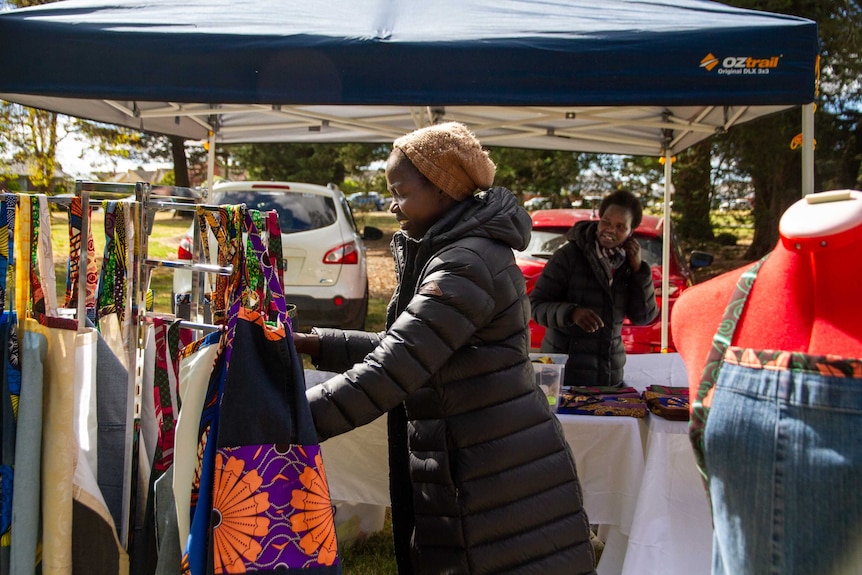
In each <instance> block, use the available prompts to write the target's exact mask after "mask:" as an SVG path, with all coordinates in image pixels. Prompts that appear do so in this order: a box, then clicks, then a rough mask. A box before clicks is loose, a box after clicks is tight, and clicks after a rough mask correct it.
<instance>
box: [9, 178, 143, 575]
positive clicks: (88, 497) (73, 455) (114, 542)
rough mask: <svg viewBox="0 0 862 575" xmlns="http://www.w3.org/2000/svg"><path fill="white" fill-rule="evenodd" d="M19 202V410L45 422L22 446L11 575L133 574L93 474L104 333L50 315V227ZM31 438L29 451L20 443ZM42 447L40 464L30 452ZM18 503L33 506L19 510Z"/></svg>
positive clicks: (25, 201) (24, 199)
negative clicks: (41, 272) (99, 348)
mask: <svg viewBox="0 0 862 575" xmlns="http://www.w3.org/2000/svg"><path fill="white" fill-rule="evenodd" d="M19 201H20V208H19V210H18V221H17V222H16V226H15V234H16V236H15V241H14V244H15V247H16V249H15V254H16V257H15V267H16V287H17V289H16V297H15V300H16V304H17V311H18V312H19V314H18V315H19V331H20V332H21V333H22V334H23V341H24V342H25V358H26V359H25V361H24V362H23V363H22V372H23V376H24V377H23V381H24V382H26V385H24V386H22V394H21V397H20V400H19V414H20V415H21V418H22V419H25V416H26V421H28V426H29V425H33V422H35V425H38V421H39V420H40V419H41V438H39V437H36V436H38V434H37V433H35V431H34V430H33V429H30V428H28V429H27V432H28V433H27V434H24V433H22V434H21V435H20V436H19V438H20V439H21V442H18V445H16V464H15V467H16V472H21V473H22V474H23V473H25V472H26V473H27V474H28V475H27V476H26V479H25V478H24V477H19V481H18V487H17V489H16V495H15V498H14V499H13V506H14V508H15V510H16V513H15V514H13V526H12V549H13V550H14V552H13V554H12V557H11V567H10V569H11V572H13V573H16V574H17V573H22V574H23V573H28V574H29V573H34V572H36V566H37V563H38V562H39V559H40V557H41V564H40V565H39V568H40V569H41V572H42V573H43V574H46V575H48V574H60V573H63V574H68V573H105V574H106V575H107V574H108V573H111V574H114V573H127V572H128V557H127V556H126V554H125V551H124V550H123V548H122V546H121V545H120V542H119V539H118V538H117V533H116V529H115V525H114V521H113V518H112V517H111V515H110V512H109V511H108V509H107V506H106V504H105V502H104V499H103V497H102V495H101V492H100V491H99V488H98V483H97V480H96V477H95V469H96V468H97V461H96V446H97V435H96V427H97V425H96V420H95V412H96V408H95V405H96V402H95V364H96V343H97V336H98V334H97V333H96V331H95V330H94V329H92V328H85V329H80V330H79V329H78V323H77V321H74V320H64V319H61V318H57V317H52V316H50V315H46V314H45V313H44V312H45V311H47V310H48V309H50V308H51V305H50V304H49V303H47V302H48V301H50V299H51V295H50V293H49V292H50V291H53V290H54V289H55V285H54V284H49V283H48V282H43V283H41V285H37V284H36V283H35V282H33V279H34V278H35V276H36V274H35V273H34V270H37V269H40V266H42V268H43V269H44V266H45V261H44V260H46V259H47V260H48V261H50V262H52V263H53V254H52V250H51V248H50V226H45V225H41V226H40V225H39V224H40V223H41V222H43V221H44V220H42V219H41V218H40V217H38V214H39V212H38V211H37V210H38V206H39V202H32V201H31V198H30V197H29V196H26V195H22V196H20V197H19ZM35 279H38V278H35ZM40 376H41V377H40ZM40 380H41V386H40ZM31 387H32V389H31ZM40 387H41V389H40ZM40 392H41V397H40ZM22 431H23V430H22ZM25 435H26V437H25ZM36 439H38V440H39V441H35V440H36ZM24 442H29V449H24V448H23V447H22V446H23V444H24ZM40 450H41V458H40V460H39V461H38V463H37V462H36V461H34V460H33V457H32V454H33V453H34V452H35V453H39V451H40ZM18 455H21V460H20V462H19V461H18ZM34 471H35V476H33V475H31V474H33V473H34ZM19 496H20V497H19ZM19 500H20V501H21V502H22V506H23V505H26V506H27V507H26V508H25V507H22V506H19V504H18V501H19ZM40 508H41V533H40V525H39V523H40V521H39V516H40V514H39V509H40ZM17 511H22V513H21V514H20V515H19V514H18V513H17ZM40 534H41V542H42V546H41V552H40V550H39V547H38V541H39V539H40ZM19 550H20V551H21V552H20V553H19Z"/></svg>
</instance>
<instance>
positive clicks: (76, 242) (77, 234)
mask: <svg viewBox="0 0 862 575" xmlns="http://www.w3.org/2000/svg"><path fill="white" fill-rule="evenodd" d="M81 203H82V202H81V198H80V196H75V197H74V198H72V201H71V203H70V205H69V259H68V262H67V264H66V296H65V299H64V303H63V306H64V307H67V308H72V309H74V308H76V307H77V306H78V282H79V274H80V273H81V270H80V264H81V227H82V225H81V224H82V221H83V217H84V212H83V208H82V205H81ZM91 215H92V208H91V207H90V208H88V210H87V214H86V217H87V218H88V219H89V218H91ZM87 231H88V233H87V242H86V245H87V248H86V249H87V269H86V270H85V272H84V273H85V274H86V276H85V277H86V281H87V290H86V293H87V302H86V309H87V313H88V315H89V314H91V313H95V308H96V284H97V281H98V273H99V271H98V264H97V263H96V248H95V243H94V241H93V230H92V227H90V226H88V227H87ZM91 319H95V318H94V317H91Z"/></svg>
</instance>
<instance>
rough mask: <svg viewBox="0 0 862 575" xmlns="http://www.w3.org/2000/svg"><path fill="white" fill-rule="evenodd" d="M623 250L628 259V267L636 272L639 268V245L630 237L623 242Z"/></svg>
mask: <svg viewBox="0 0 862 575" xmlns="http://www.w3.org/2000/svg"><path fill="white" fill-rule="evenodd" d="M623 249H624V250H625V252H626V257H627V258H628V259H629V265H631V266H632V269H633V270H635V271H637V270H639V269H640V267H641V261H643V260H642V259H641V245H640V242H638V241H637V240H636V239H635V238H633V237H630V238H629V239H627V240H626V241H624V242H623Z"/></svg>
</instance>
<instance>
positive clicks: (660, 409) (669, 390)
mask: <svg viewBox="0 0 862 575" xmlns="http://www.w3.org/2000/svg"><path fill="white" fill-rule="evenodd" d="M688 394H689V390H688V387H674V386H669V385H651V386H649V387H648V388H647V389H646V390H645V391H644V393H643V398H644V401H646V404H647V407H648V408H649V410H650V413H653V414H655V415H658V416H659V417H663V418H665V419H670V420H672V421H688V419H689V411H690V409H691V404H690V403H689V400H688Z"/></svg>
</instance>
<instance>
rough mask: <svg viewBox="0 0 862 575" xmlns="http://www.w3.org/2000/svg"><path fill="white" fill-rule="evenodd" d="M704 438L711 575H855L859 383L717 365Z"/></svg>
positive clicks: (861, 532) (860, 464) (860, 526)
mask: <svg viewBox="0 0 862 575" xmlns="http://www.w3.org/2000/svg"><path fill="white" fill-rule="evenodd" d="M704 437H705V450H704V452H705V461H706V469H707V470H708V472H709V473H708V476H709V477H708V481H709V490H710V495H711V498H712V509H713V518H714V528H715V529H714V543H713V574H714V575H762V574H769V573H780V574H782V575H796V574H798V575H803V574H806V575H808V574H812V573H818V574H838V573H858V572H859V571H858V569H859V563H858V561H859V556H858V555H857V554H858V553H859V543H860V536H862V497H859V480H860V478H862V379H860V378H848V377H831V376H825V375H821V374H816V373H811V372H806V371H801V370H795V369H794V370H788V369H783V370H775V369H756V368H753V367H746V366H743V365H737V364H732V363H724V364H723V365H722V367H721V371H720V374H719V377H718V381H717V383H716V386H715V391H714V395H713V399H712V407H711V409H710V412H709V418H708V419H707V422H706V430H705V436H704Z"/></svg>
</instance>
